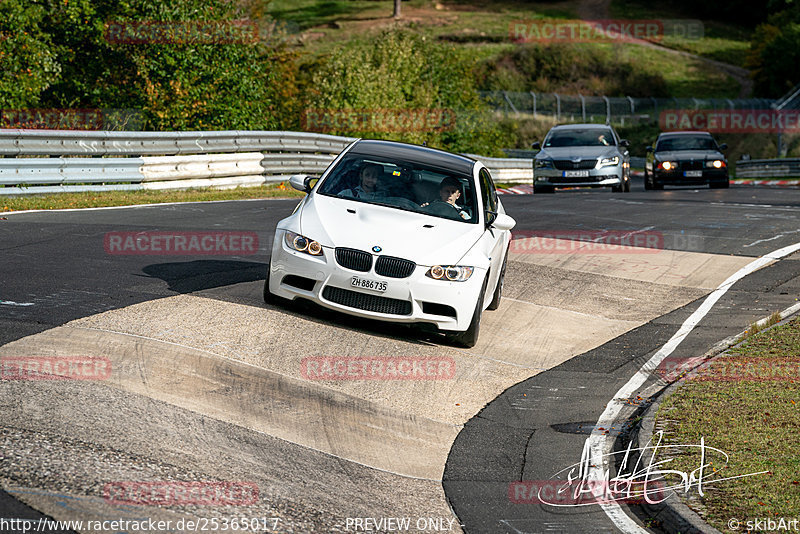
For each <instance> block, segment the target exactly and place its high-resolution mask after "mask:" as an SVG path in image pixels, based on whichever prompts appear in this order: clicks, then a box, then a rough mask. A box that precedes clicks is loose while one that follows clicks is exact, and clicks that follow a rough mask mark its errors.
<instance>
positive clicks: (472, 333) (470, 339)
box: [447, 276, 489, 349]
mask: <svg viewBox="0 0 800 534" xmlns="http://www.w3.org/2000/svg"><path fill="white" fill-rule="evenodd" d="M488 281H489V278H488V276H487V277H486V278H485V279H484V281H483V287H482V288H481V293H480V295H478V302H477V303H476V304H475V311H474V312H473V313H472V321H470V323H469V327H468V328H467V329H466V330H465V331H464V332H452V333H449V334H447V339H448V340H449V341H450V342H451V343H454V344H456V345H460V346H462V347H464V348H467V349H470V348H472V347H474V346H475V344H476V343H477V342H478V334H479V333H480V329H481V315H482V314H483V297H484V296H485V295H486V283H487V282H488Z"/></svg>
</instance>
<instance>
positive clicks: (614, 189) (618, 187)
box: [611, 185, 625, 193]
mask: <svg viewBox="0 0 800 534" xmlns="http://www.w3.org/2000/svg"><path fill="white" fill-rule="evenodd" d="M624 190H625V188H624V187H623V186H622V185H615V186H612V187H611V191H612V192H614V193H622V192H623V191H624Z"/></svg>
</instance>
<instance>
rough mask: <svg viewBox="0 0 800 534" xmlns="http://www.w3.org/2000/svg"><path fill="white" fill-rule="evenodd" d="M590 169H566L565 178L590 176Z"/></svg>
mask: <svg viewBox="0 0 800 534" xmlns="http://www.w3.org/2000/svg"><path fill="white" fill-rule="evenodd" d="M588 177H589V171H564V178H588Z"/></svg>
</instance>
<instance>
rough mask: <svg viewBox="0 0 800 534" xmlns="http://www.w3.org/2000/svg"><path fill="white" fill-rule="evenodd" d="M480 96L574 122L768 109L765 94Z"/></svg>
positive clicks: (508, 108) (506, 107)
mask: <svg viewBox="0 0 800 534" xmlns="http://www.w3.org/2000/svg"><path fill="white" fill-rule="evenodd" d="M481 97H482V98H483V99H484V100H485V101H486V102H487V103H488V104H489V105H490V107H492V108H493V109H494V110H495V111H503V112H506V113H524V114H530V115H532V116H533V117H534V118H536V117H539V116H543V117H553V118H554V119H555V120H556V121H558V122H561V121H571V122H575V121H578V120H580V121H581V122H606V123H611V122H620V123H622V124H624V123H625V122H626V121H632V122H651V121H657V120H658V116H659V113H660V112H661V111H663V110H666V109H715V110H716V109H770V107H771V106H773V104H774V103H775V102H776V101H775V100H772V99H767V98H747V99H732V98H635V97H630V96H625V97H609V96H584V95H562V94H558V93H536V92H534V91H529V92H515V91H485V92H481Z"/></svg>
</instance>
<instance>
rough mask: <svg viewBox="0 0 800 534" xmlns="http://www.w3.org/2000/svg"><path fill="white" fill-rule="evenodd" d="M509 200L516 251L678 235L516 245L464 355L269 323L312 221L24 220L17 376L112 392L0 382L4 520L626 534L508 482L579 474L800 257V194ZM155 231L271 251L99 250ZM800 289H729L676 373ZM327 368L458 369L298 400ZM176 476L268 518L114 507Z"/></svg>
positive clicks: (799, 269) (76, 214) (109, 214)
mask: <svg viewBox="0 0 800 534" xmlns="http://www.w3.org/2000/svg"><path fill="white" fill-rule="evenodd" d="M503 202H504V204H505V206H506V209H507V211H508V212H509V214H510V215H512V216H513V217H514V218H515V219H516V220H517V222H518V225H517V228H516V229H515V235H517V236H518V237H525V235H526V234H525V232H530V231H534V230H538V231H542V230H544V231H551V232H554V233H561V234H563V233H565V232H570V231H575V232H576V234H575V236H576V238H578V237H577V236H579V235H580V234H581V233H586V232H593V231H601V230H611V231H622V232H623V233H630V232H639V233H645V234H649V235H658V236H660V241H659V245H658V246H659V249H658V250H655V252H654V251H647V250H640V249H637V250H635V251H633V252H630V251H628V252H624V251H617V250H612V249H610V248H609V249H607V250H602V251H600V253H597V252H596V251H591V250H586V249H584V250H581V248H580V247H575V246H573V244H570V245H569V246H568V247H566V248H565V249H564V250H555V251H550V253H547V254H542V253H540V252H541V251H538V252H537V251H534V250H531V249H530V248H526V247H524V246H521V247H517V248H516V249H515V250H514V253H513V255H512V263H511V265H510V266H509V274H508V282H507V284H508V285H507V291H506V297H507V299H506V301H505V302H504V303H503V305H502V306H501V308H500V309H499V310H497V311H496V312H487V313H486V314H485V315H484V319H485V323H484V328H483V331H482V335H481V340H480V343H479V345H478V346H477V347H476V348H475V349H473V350H470V351H464V350H460V349H457V348H454V347H449V346H446V345H442V344H441V340H440V339H438V338H436V337H435V336H431V335H428V334H425V333H423V332H420V331H417V330H415V329H410V328H407V327H387V326H386V325H382V324H380V323H373V322H370V321H354V320H352V319H350V318H346V317H344V316H341V315H338V314H333V313H329V312H323V311H321V310H318V309H304V308H294V307H289V308H286V307H278V308H275V307H270V306H265V305H264V304H263V303H262V302H261V300H260V291H261V284H262V281H263V277H264V273H265V269H266V264H267V261H268V249H269V243H270V242H271V239H272V230H273V228H274V225H275V222H277V220H279V219H280V218H282V217H284V216H285V215H287V214H288V213H290V212H291V210H292V209H293V207H294V206H295V204H296V201H295V200H268V201H244V202H221V203H207V204H185V205H171V206H151V207H141V208H128V209H110V210H92V211H72V212H58V213H28V214H26V213H20V214H9V215H7V216H6V217H7V218H6V220H0V250H2V251H3V259H4V261H3V263H2V266H0V272H1V273H2V276H0V279H1V280H2V286H0V301H2V302H0V355H6V356H8V355H12V356H13V355H15V356H20V355H34V354H35V355H65V354H87V353H96V352H101V353H102V354H104V355H106V356H108V357H109V358H110V359H111V361H112V363H113V365H114V370H115V371H114V373H113V376H112V377H111V379H110V380H108V381H106V382H104V383H102V384H98V383H91V384H90V383H63V382H61V383H52V382H51V383H44V382H38V383H34V382H27V383H22V382H13V381H4V382H2V383H0V406H2V413H3V416H2V421H0V425H2V434H0V440H2V444H3V445H2V446H1V447H0V451H2V455H3V460H2V462H0V482H2V487H3V488H4V489H5V490H6V491H8V492H9V493H10V494H11V495H13V496H14V497H16V499H12V498H10V496H9V495H8V494H2V495H0V507H1V508H0V516H2V517H27V516H26V515H24V514H30V517H38V516H37V515H36V514H37V511H40V512H43V513H45V514H47V515H49V516H50V517H55V518H59V519H61V518H78V519H80V518H83V519H86V518H89V517H97V518H104V517H105V518H108V517H140V516H143V515H146V516H148V517H150V516H153V517H184V516H186V517H188V516H192V517H199V516H204V515H205V516H209V515H222V514H223V512H224V514H225V515H230V514H231V513H232V512H235V513H239V514H246V515H249V516H253V515H262V516H263V515H268V516H271V517H280V518H281V523H280V526H279V528H278V529H277V530H278V531H283V532H289V531H294V532H312V531H313V532H328V531H334V530H341V531H344V530H346V518H348V517H351V518H352V517H390V516H391V517H412V518H413V519H415V520H416V519H417V518H421V517H437V518H441V519H445V518H446V519H448V520H452V519H453V518H454V517H455V516H453V511H454V512H455V514H456V515H457V519H458V522H460V523H461V524H462V525H463V529H464V530H465V531H467V532H614V531H616V529H615V527H614V526H613V524H612V523H611V522H610V520H609V519H608V518H607V517H606V515H605V514H604V513H602V511H599V510H598V509H597V508H594V509H591V510H590V509H587V508H562V509H554V508H552V507H548V506H543V505H539V504H518V503H514V502H512V500H510V499H509V493H508V489H509V485H510V484H511V483H512V482H514V481H519V480H550V479H552V478H553V477H554V476H555V474H556V473H557V472H558V471H560V470H562V469H564V468H566V467H568V466H570V465H572V464H575V463H576V462H578V461H579V460H580V455H581V448H582V446H583V443H584V441H585V439H586V437H587V435H586V434H587V427H588V429H589V430H590V429H591V427H592V425H594V423H595V422H596V421H597V418H598V416H599V415H600V413H601V412H602V411H603V408H604V407H605V405H606V403H607V402H608V401H609V400H610V399H611V397H612V396H613V394H614V393H615V392H616V391H617V390H618V389H619V387H620V385H622V384H623V383H624V382H625V381H627V379H628V378H629V377H630V376H631V375H632V374H633V373H634V372H635V371H636V370H637V369H638V367H639V366H640V365H641V364H642V363H643V362H644V361H645V360H646V359H647V357H649V355H650V354H652V353H653V352H654V351H655V350H657V349H658V348H659V347H660V346H661V345H663V343H664V342H665V341H666V340H667V339H669V338H670V337H671V336H672V335H673V334H674V333H675V330H676V329H677V328H678V326H679V325H680V324H681V322H682V321H683V320H684V319H685V318H686V317H687V316H688V315H689V314H691V313H692V311H693V310H694V309H695V308H696V307H697V306H698V305H699V303H700V299H702V298H703V297H704V296H705V295H706V294H708V293H709V292H710V291H711V290H713V289H714V288H715V287H716V286H717V285H718V284H719V283H720V282H722V280H724V279H725V278H726V277H727V276H729V275H730V274H732V273H733V272H735V271H736V270H738V269H739V268H740V267H741V266H743V265H745V264H746V263H747V262H748V261H750V259H752V258H755V257H758V256H760V255H763V254H765V253H767V252H770V251H772V250H775V249H777V248H780V247H782V246H786V245H789V244H792V243H795V242H797V241H800V238H798V236H799V235H800V225H799V224H798V215H797V213H798V204H799V203H800V191H797V190H791V189H782V190H774V189H762V188H751V187H746V188H737V187H734V188H731V189H730V190H714V191H711V190H708V189H680V190H678V189H673V190H667V191H660V192H648V193H645V192H643V191H641V185H640V184H639V186H638V187H636V188H635V189H634V192H632V193H630V194H626V195H618V194H611V193H606V192H594V191H593V192H584V191H566V192H559V193H557V194H556V195H552V196H551V195H546V196H520V197H512V196H506V197H504V198H503ZM154 229H155V230H169V231H184V230H185V231H209V230H212V231H213V230H223V231H250V232H256V233H257V234H258V237H259V243H260V246H259V250H258V251H257V253H256V254H252V255H240V256H197V257H191V256H190V257H175V256H120V255H110V254H107V253H106V251H105V250H104V248H103V238H104V236H105V234H106V233H107V232H109V231H143V230H154ZM558 241H559V242H563V241H564V239H560V240H558ZM523 243H524V242H523ZM652 252H654V253H652ZM798 273H800V263H798V260H797V259H796V256H795V257H790V258H787V259H785V260H782V261H780V262H777V263H776V264H774V265H772V266H770V267H766V268H764V269H762V270H760V271H758V272H756V273H754V274H753V275H750V276H749V277H747V278H745V279H744V280H742V281H741V282H739V283H737V284H736V285H734V287H733V288H732V289H731V290H730V291H729V292H728V293H727V294H726V295H725V296H724V297H723V299H722V300H721V301H720V302H719V303H718V304H717V305H716V306H715V307H714V308H713V309H712V312H711V313H710V314H709V315H708V316H707V317H706V318H705V319H703V321H702V322H701V324H700V325H699V327H698V328H697V329H696V330H695V331H693V332H692V334H691V335H690V336H689V338H688V339H687V340H686V341H685V342H684V343H683V344H682V345H681V346H680V347H679V351H678V352H679V353H678V354H676V356H677V357H685V356H691V355H697V354H702V353H703V352H705V351H706V350H707V349H708V348H710V347H711V346H712V345H713V344H714V343H716V342H717V341H719V340H720V339H723V338H725V337H727V336H728V335H730V334H732V333H735V332H739V331H741V330H743V329H744V328H745V327H746V326H747V325H748V324H750V323H751V322H752V321H754V320H756V319H760V318H762V317H764V316H766V315H769V314H770V313H771V312H773V311H777V310H781V309H784V308H786V307H788V306H789V305H791V304H793V303H794V302H795V301H796V299H797V296H798V295H799V294H800V291H798V289H800V287H799V286H800V284H798V281H797V279H796V276H797V274H798ZM319 355H342V356H365V355H367V356H369V355H371V356H375V355H382V356H388V355H404V356H420V357H446V358H452V360H453V361H454V362H455V363H456V368H457V370H458V372H457V374H456V377H455V380H450V381H441V382H438V381H437V382H436V383H433V382H417V383H409V382H405V383H402V384H401V383H398V382H397V381H395V382H392V383H386V382H383V383H364V382H356V381H350V382H336V383H331V382H330V381H325V382H319V381H317V382H313V381H308V380H303V377H302V376H300V373H299V372H298V370H299V368H300V362H301V361H302V359H303V358H305V357H309V356H311V357H313V356H319ZM623 438H624V436H623ZM621 439H622V438H621ZM162 479H168V480H248V481H251V482H254V483H256V484H258V486H259V488H260V490H261V496H262V497H261V499H260V500H259V504H258V505H257V506H255V507H253V506H251V507H247V508H241V509H236V510H228V509H226V510H222V511H221V510H204V509H198V508H197V507H194V508H193V507H191V506H188V507H187V506H184V507H172V508H170V509H162V508H159V509H157V510H154V509H152V507H150V508H148V509H146V510H145V511H143V510H142V508H136V509H133V510H131V509H130V507H129V508H127V509H120V508H119V507H115V506H111V505H109V503H107V502H105V501H104V500H103V499H102V487H103V485H104V484H105V483H108V482H109V481H115V480H162ZM17 499H18V500H17ZM20 501H22V502H20ZM23 502H24V503H27V504H28V505H31V506H32V508H27V507H26V506H25V505H24V504H23ZM212 512H214V513H213V514H212ZM452 528H453V529H457V528H458V526H457V525H452ZM350 530H351V531H352V528H351V529H350Z"/></svg>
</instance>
